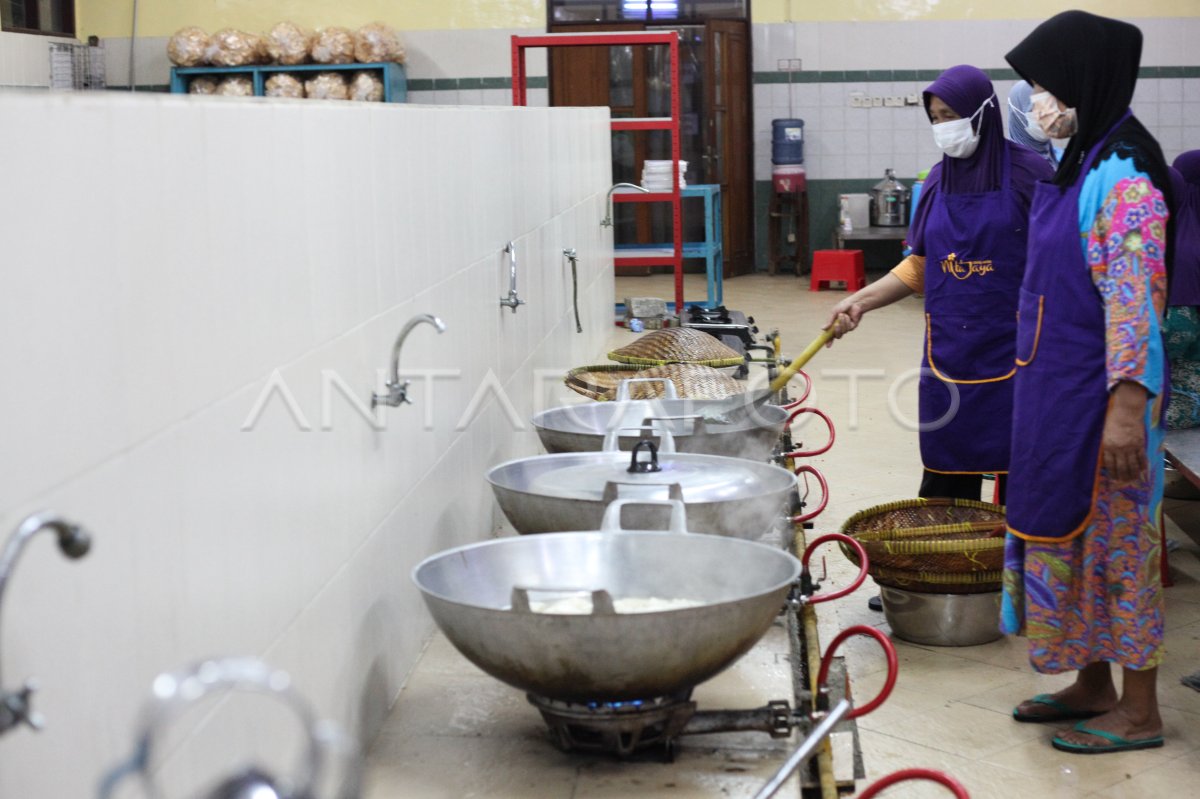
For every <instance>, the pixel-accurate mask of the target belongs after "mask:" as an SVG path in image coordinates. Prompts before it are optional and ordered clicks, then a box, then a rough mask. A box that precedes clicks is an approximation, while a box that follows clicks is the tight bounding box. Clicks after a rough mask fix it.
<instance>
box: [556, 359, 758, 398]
mask: <svg viewBox="0 0 1200 799" xmlns="http://www.w3.org/2000/svg"><path fill="white" fill-rule="evenodd" d="M635 377H665V378H667V379H669V380H670V381H671V382H673V383H674V384H675V393H676V395H677V396H679V397H681V398H689V399H722V398H724V397H728V396H729V395H731V394H740V393H742V392H743V391H744V388H743V387H742V384H741V383H739V382H738V381H737V380H734V379H733V378H732V377H730V376H729V375H727V374H723V373H721V372H718V371H717V370H716V369H713V368H711V367H708V366H701V365H699V364H691V363H669V364H664V365H662V366H652V367H649V368H644V369H639V368H637V367H634V366H629V365H625V364H612V363H605V364H598V365H596V366H580V367H578V368H576V369H572V370H571V371H570V372H567V377H566V379H565V380H564V381H563V382H564V383H566V384H567V386H569V387H570V388H571V389H572V390H574V391H577V392H579V393H580V394H582V395H583V396H585V397H590V398H591V399H594V400H601V401H605V400H615V399H616V398H617V386H618V385H620V383H621V381H622V380H629V379H631V378H635ZM664 392H665V389H664V387H663V384H662V383H635V384H634V385H631V386H630V387H629V398H630V399H658V398H659V397H661V396H663V394H664Z"/></svg>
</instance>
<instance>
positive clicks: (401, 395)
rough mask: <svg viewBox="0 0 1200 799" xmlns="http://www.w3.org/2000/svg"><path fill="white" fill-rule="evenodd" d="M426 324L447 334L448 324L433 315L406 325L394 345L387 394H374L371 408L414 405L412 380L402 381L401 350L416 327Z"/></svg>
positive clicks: (425, 315) (422, 315)
mask: <svg viewBox="0 0 1200 799" xmlns="http://www.w3.org/2000/svg"><path fill="white" fill-rule="evenodd" d="M422 322H425V323H426V324H430V325H433V326H434V327H435V328H437V332H439V333H445V332H446V323H445V322H443V321H442V320H441V319H439V318H437V317H436V316H434V315H433V314H427V313H423V314H418V315H417V316H414V317H413V318H412V319H409V320H408V321H407V322H405V323H404V327H403V328H401V330H400V335H399V336H397V337H396V343H395V344H393V345H392V364H391V372H389V373H388V380H387V382H386V383H384V384H383V385H384V388H386V389H387V393H385V394H372V395H371V407H372V408H374V407H375V406H376V405H390V406H391V407H393V408H395V407H397V406H400V405H403V404H404V403H408V404H409V405H411V404H412V400H410V399H409V398H408V386H409V383H411V382H412V381H411V380H405V381H403V382H402V381H401V380H400V348H401V347H403V346H404V339H405V338H407V337H408V334H409V333H410V332H411V331H412V329H413V328H414V327H416V326H417V325H419V324H421V323H422Z"/></svg>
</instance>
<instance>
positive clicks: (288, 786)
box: [99, 658, 362, 799]
mask: <svg viewBox="0 0 1200 799" xmlns="http://www.w3.org/2000/svg"><path fill="white" fill-rule="evenodd" d="M234 690H238V691H253V692H257V693H260V694H266V695H268V696H270V697H273V698H275V699H278V700H280V701H282V702H283V703H284V704H286V705H287V706H288V707H289V708H290V709H291V710H292V711H294V712H295V714H296V716H297V717H298V718H299V721H300V724H301V726H302V728H303V730H304V733H305V734H306V736H307V739H308V745H307V746H306V747H305V748H304V752H303V755H302V757H301V758H300V762H299V769H298V772H297V773H296V775H295V776H293V777H292V778H291V779H286V778H282V779H277V778H276V777H274V776H272V775H271V774H270V773H269V772H267V771H266V770H265V769H263V768H261V767H258V766H249V767H244V768H243V769H242V770H241V771H239V772H238V773H235V774H232V775H230V776H228V777H226V778H224V779H223V780H221V781H220V782H219V783H218V784H217V786H216V787H215V788H213V789H211V790H210V791H208V792H206V793H205V794H204V798H205V799H312V797H314V796H316V793H315V787H316V786H317V785H318V784H320V783H324V782H327V781H326V780H324V779H322V777H323V776H324V775H325V773H326V771H327V769H328V762H329V755H330V754H331V753H332V752H334V751H335V750H337V749H340V750H341V754H342V756H343V758H344V760H345V762H346V765H345V768H344V771H345V772H346V773H345V774H344V775H343V777H342V779H341V780H340V782H341V783H342V785H341V788H340V790H339V793H338V796H339V797H340V798H341V799H357V797H358V796H359V795H360V779H361V776H362V775H361V770H362V757H361V752H360V750H359V749H358V746H357V744H355V743H354V742H353V741H352V740H351V739H350V738H349V737H348V736H347V735H345V734H344V733H343V732H341V730H340V729H338V728H337V727H336V725H334V724H332V723H331V722H328V721H318V719H317V717H316V715H315V713H314V712H313V710H312V708H311V707H310V706H309V704H308V702H307V701H305V699H304V697H302V696H301V695H300V694H299V693H297V692H296V691H295V690H294V689H293V687H292V683H291V678H290V677H289V676H288V674H287V673H286V672H284V671H279V670H277V669H273V668H271V667H270V666H268V665H267V664H266V663H263V662H262V661H260V660H258V659H256V658H225V659H222V660H206V661H202V662H200V663H197V664H196V665H194V666H192V667H191V668H187V669H183V670H181V671H176V672H169V673H165V674H160V675H158V677H156V678H155V680H154V685H153V696H152V698H151V699H150V701H149V702H148V703H147V705H146V707H145V708H144V709H143V711H142V721H141V730H140V732H139V734H138V738H137V746H136V748H135V750H134V754H133V756H132V757H131V758H130V759H129V760H128V761H127V762H124V763H121V764H120V765H118V766H117V767H116V768H115V769H113V770H112V771H111V772H110V773H109V774H108V775H107V776H106V777H105V779H104V781H103V782H102V783H101V786H100V791H99V795H100V797H102V799H107V797H110V796H111V795H112V794H113V792H114V790H115V788H116V786H117V785H118V784H119V783H120V782H121V781H122V780H123V779H124V778H125V777H126V776H129V775H131V774H137V775H138V776H139V777H140V779H141V781H142V785H143V788H144V789H145V793H146V795H147V796H148V797H150V799H159V798H160V797H162V796H163V791H162V788H161V786H160V785H159V783H158V779H157V776H156V769H155V768H154V759H155V755H156V754H157V749H158V745H159V743H160V741H159V739H160V738H161V737H162V735H163V733H164V731H165V729H166V727H167V726H168V724H169V722H171V721H172V720H173V719H175V718H177V717H179V716H181V715H183V713H184V712H185V711H186V710H188V709H189V708H190V707H191V706H192V705H194V704H195V703H196V702H198V701H200V700H201V699H203V698H205V697H206V696H208V695H210V694H212V693H214V692H219V691H234Z"/></svg>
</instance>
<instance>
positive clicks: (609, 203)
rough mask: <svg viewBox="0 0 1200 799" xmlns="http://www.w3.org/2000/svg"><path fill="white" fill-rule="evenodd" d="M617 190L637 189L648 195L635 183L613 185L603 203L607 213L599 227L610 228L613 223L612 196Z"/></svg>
mask: <svg viewBox="0 0 1200 799" xmlns="http://www.w3.org/2000/svg"><path fill="white" fill-rule="evenodd" d="M617 189H637V190H638V191H640V192H641V193H642V194H649V193H650V190H649V189H647V188H643V187H642V186H639V185H638V184H636V183H614V184H613V187H612V188H611V189H609V190H608V199H607V200H606V201H605V202H606V203H607V205H606V208H607V209H608V213H607V214H606V215H605V217H604V218H603V219H601V220H600V225H601V227H612V223H613V218H612V215H613V202H612V196H613V192H614V191H616V190H617Z"/></svg>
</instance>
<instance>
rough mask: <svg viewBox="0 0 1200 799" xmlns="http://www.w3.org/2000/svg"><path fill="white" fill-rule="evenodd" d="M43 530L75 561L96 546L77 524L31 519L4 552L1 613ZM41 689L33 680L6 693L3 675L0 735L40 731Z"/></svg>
mask: <svg viewBox="0 0 1200 799" xmlns="http://www.w3.org/2000/svg"><path fill="white" fill-rule="evenodd" d="M42 530H50V531H52V532H53V533H54V534H55V535H56V536H57V537H58V548H59V549H60V550H61V551H62V553H63V555H65V556H66V557H68V558H71V559H72V560H75V559H78V558H82V557H83V556H84V555H86V554H87V552H88V550H89V549H90V548H91V545H92V537H91V534H90V533H88V531H87V530H85V529H83V528H82V527H80V526H79V525H77V524H74V523H73V522H70V521H67V520H66V519H64V518H63V517H62V516H59V515H58V514H56V513H51V512H49V511H42V512H39V513H35V514H33V515H31V516H27V517H26V518H25V519H24V520H23V521H22V522H21V523H20V524H19V525H18V526H17V529H16V530H15V531H13V534H12V536H11V537H10V538H9V539H8V543H7V544H6V545H5V547H4V551H3V552H0V609H2V608H3V600H4V590H5V588H7V587H8V580H9V576H10V575H11V574H12V570H13V566H14V565H15V564H16V562H17V558H18V557H19V556H20V554H21V552H22V551H23V550H24V549H25V545H26V544H27V543H28V542H29V539H31V538H33V536H35V535H37V534H38V533H40V532H41V531H42ZM36 688H37V685H36V684H35V683H34V682H33V681H32V680H31V681H28V682H26V683H25V685H24V687H23V688H20V689H18V690H16V691H7V690H4V683H3V672H2V671H0V733H4V732H7V731H8V730H10V729H12V728H13V727H15V726H17V725H18V724H28V725H29V726H30V727H33V728H34V729H40V728H41V726H42V719H41V716H40V715H39V714H38V713H35V712H34V711H33V709H32V707H31V697H32V694H33V692H34V690H35V689H36Z"/></svg>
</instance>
